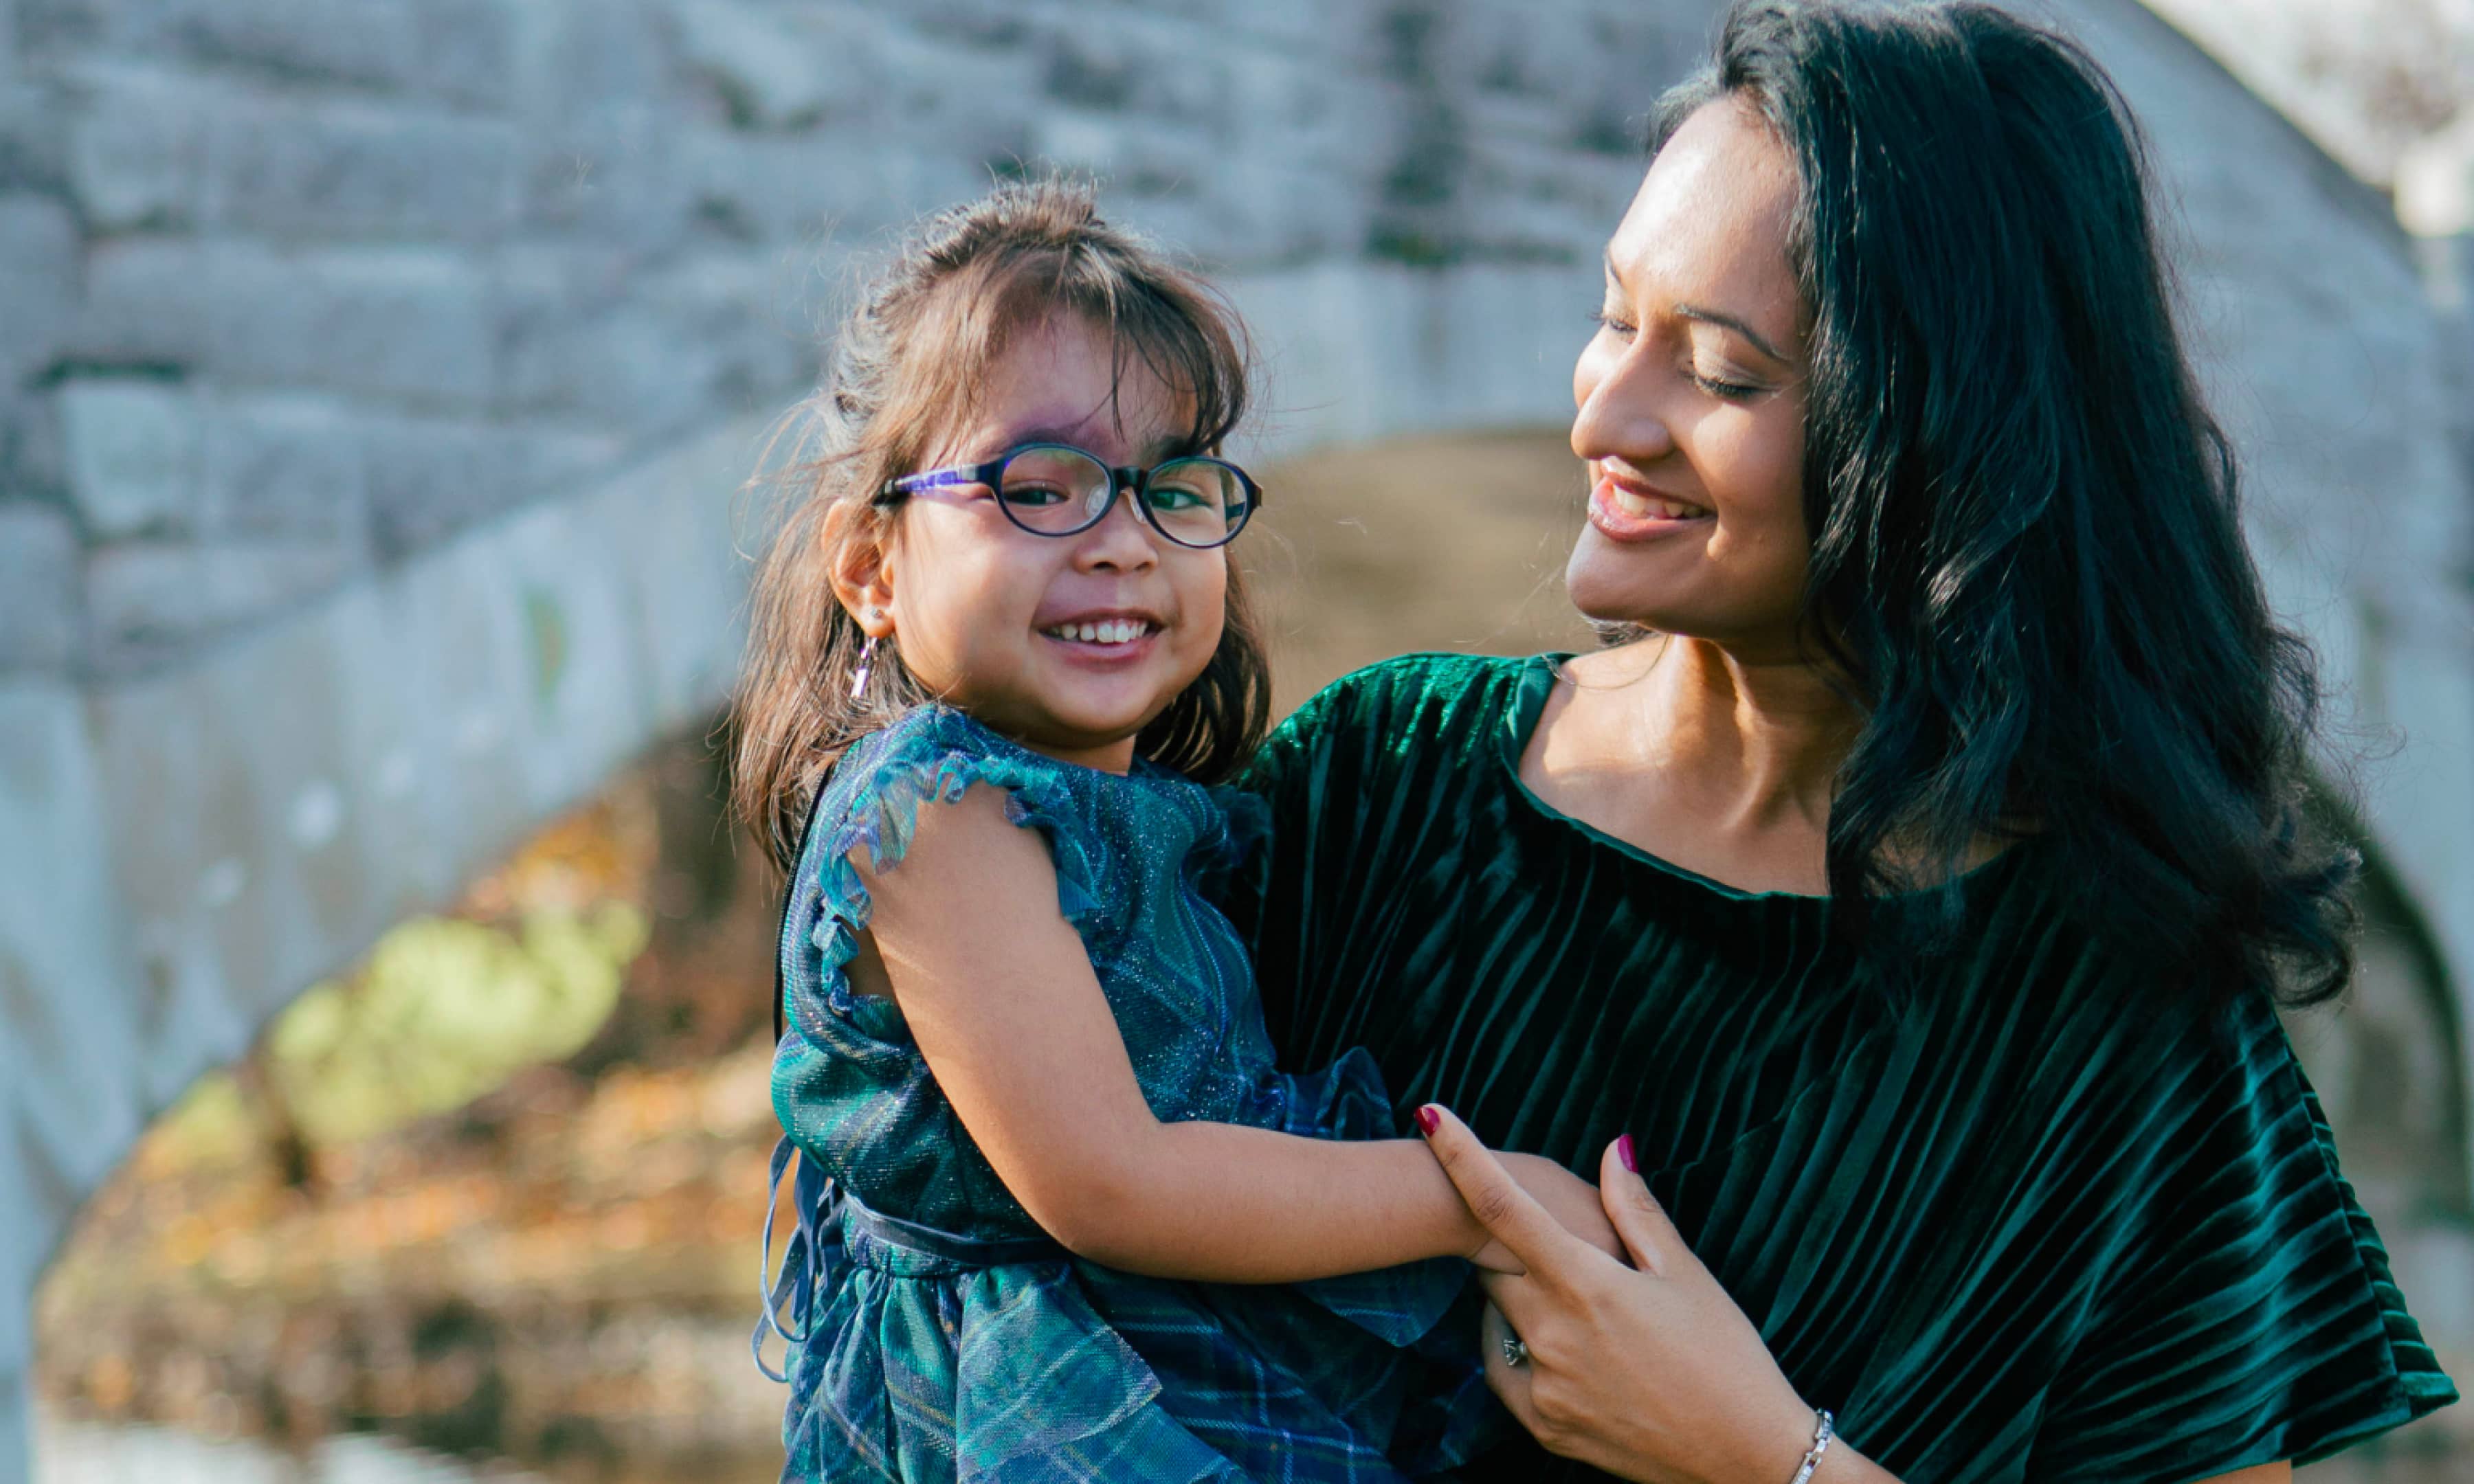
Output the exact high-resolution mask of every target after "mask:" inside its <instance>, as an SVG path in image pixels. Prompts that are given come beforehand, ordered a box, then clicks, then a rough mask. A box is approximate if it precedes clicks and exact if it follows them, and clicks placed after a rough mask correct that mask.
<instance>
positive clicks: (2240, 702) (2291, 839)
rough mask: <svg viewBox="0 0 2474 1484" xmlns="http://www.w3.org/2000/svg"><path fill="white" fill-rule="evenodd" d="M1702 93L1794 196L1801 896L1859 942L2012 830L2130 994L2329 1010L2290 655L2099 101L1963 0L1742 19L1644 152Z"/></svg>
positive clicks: (1773, 12)
mask: <svg viewBox="0 0 2474 1484" xmlns="http://www.w3.org/2000/svg"><path fill="white" fill-rule="evenodd" d="M1720 98H1732V99H1734V100H1736V101H1738V102H1740V103H1742V104H1744V105H1747V106H1749V107H1750V108H1753V109H1755V110H1756V111H1757V112H1758V115H1759V116H1760V117H1761V118H1763V119H1765V120H1766V121H1767V122H1768V125H1769V127H1770V128H1771V129H1772V130H1773V131H1774V132H1775V133H1776V135H1777V136H1778V138H1779V139H1780V140H1782V141H1783V144H1784V145H1785V147H1786V149H1787V151H1788V153H1789V154H1790V156H1792V157H1793V159H1794V161H1795V164H1796V167H1797V170H1798V173H1799V176H1800V178H1801V180H1800V189H1799V193H1798V203H1797V211H1796V215H1795V219H1794V223H1793V226H1792V228H1791V231H1790V240H1789V243H1788V260H1789V262H1790V264H1791V265H1792V267H1793V269H1794V272H1795V273H1796V275H1797V277H1798V279H1799V281H1800V286H1801V288H1802V291H1803V299H1804V303H1805V305H1806V312H1807V316H1808V323H1809V330H1810V333H1809V337H1808V353H1809V362H1808V367H1809V370H1808V374H1809V388H1808V395H1809V405H1808V412H1807V446H1806V453H1805V490H1806V496H1805V499H1806V515H1807V520H1808V522H1809V529H1810V530H1811V531H1812V532H1813V533H1814V534H1813V550H1812V565H1811V576H1810V585H1809V588H1808V590H1807V608H1806V612H1807V620H1808V627H1809V632H1810V634H1811V635H1812V642H1814V643H1815V644H1816V645H1817V646H1819V647H1820V648H1821V649H1822V651H1823V652H1824V653H1825V655H1826V657H1827V658H1828V659H1829V660H1831V662H1832V663H1833V665H1834V667H1835V668H1836V669H1838V670H1839V671H1841V672H1843V674H1844V675H1845V676H1846V677H1847V678H1848V682H1849V683H1850V684H1851V685H1852V686H1853V687H1854V689H1855V690H1856V699H1857V700H1858V701H1859V702H1860V703H1861V705H1862V706H1863V709H1864V713H1865V721H1864V725H1863V729H1862V731H1861V733H1860V735H1859V736H1858V737H1857V739H1856V743H1855V747H1854V750H1853V752H1852V753H1851V754H1850V755H1849V757H1848V759H1847V761H1846V763H1845V765H1844V766H1843V768H1842V769H1841V771H1840V774H1839V777H1838V779H1837V786H1836V794H1835V797H1834V801H1833V803H1832V806H1831V820H1830V839H1829V872H1830V882H1831V891H1832V893H1833V895H1836V896H1839V897H1841V898H1852V899H1853V901H1854V903H1855V906H1856V915H1857V916H1858V917H1859V918H1860V917H1862V916H1864V913H1863V911H1862V908H1863V905H1864V904H1865V903H1866V902H1869V901H1872V900H1874V899H1875V898H1879V897H1880V895H1882V894H1884V893H1886V892H1890V891H1894V890H1898V889H1901V888H1904V887H1908V886H1911V885H1913V884H1915V883H1917V882H1919V881H1931V880H1945V881H1947V880H1953V879H1954V878H1955V876H1956V874H1957V873H1958V871H1959V870H1960V868H1961V863H1962V862H1963V861H1964V860H1965V859H1966V857H1967V854H1968V852H1969V850H1970V849H1971V847H1972V846H1973V845H1975V844H1976V843H1977V841H1979V840H1981V839H1983V838H1985V837H1988V836H1990V837H1993V838H1997V839H2001V838H2008V839H2017V838H2020V837H2022V836H2025V835H2028V834H2033V835H2035V836H2037V837H2039V838H2040V840H2041V842H2042V844H2041V846H2040V848H2039V850H2038V856H2039V857H2040V858H2041V860H2042V861H2043V862H2044V867H2043V869H2047V870H2050V872H2052V873H2053V879H2054V882H2055V884H2056V885H2057V887H2058V889H2059V894H2060V897H2061V898H2062V899H2063V900H2065V901H2068V902H2071V903H2073V904H2074V910H2076V911H2078V912H2080V913H2082V914H2083V915H2084V917H2085V918H2086V919H2087V920H2088V921H2089V922H2091V923H2093V924H2094V925H2096V926H2097V927H2098V929H2099V930H2101V931H2104V932H2105V933H2107V934H2108V935H2110V936H2112V937H2114V938H2115V939H2116V941H2118V942H2122V943H2124V944H2126V945H2131V946H2132V947H2133V949H2134V951H2137V952H2139V953H2140V954H2141V955H2142V958H2143V961H2145V962H2148V963H2151V964H2153V965H2154V966H2155V967H2156V968H2157V969H2161V970H2164V971H2166V972H2169V973H2172V974H2175V975H2177V976H2181V977H2185V978H2187V979H2188V980H2189V981H2190V982H2191V983H2192V984H2193V985H2194V986H2195V987H2201V988H2204V989H2205V990H2207V991H2209V992H2211V993H2230V992H2231V991H2232V990H2233V988H2234V987H2236V986H2239V985H2242V984H2244V983H2251V984H2259V985H2264V986H2267V987H2268V988H2269V989H2270V990H2271V991H2272V992H2273V993H2278V994H2279V996H2280V997H2281V998H2282V999H2284V1000H2285V1001H2286V1002H2287V1003H2290V1004H2310V1003H2316V1002H2318V1001H2321V1000H2326V999H2330V998H2334V997H2335V996H2337V995H2338V994H2340V993H2342V992H2343V989H2344V987H2345V983H2346V980H2347V978H2348V976H2349V974H2350V971H2351V967H2352V954H2351V946H2350V938H2351V932H2352V928H2353V926H2354V912H2353V908H2352V905H2351V903H2350V900H2349V898H2348V895H2347V886H2348V883H2349V881H2350V879H2351V877H2352V875H2353V874H2354V872H2355V869H2356V867H2357V864H2358V860H2357V857H2356V856H2355V855H2354V854H2353V852H2352V851H2350V850H2346V849H2345V848H2343V846H2341V844H2338V843H2335V842H2333V841H2331V840H2330V839H2329V838H2328V837H2327V836H2326V834H2325V833H2324V832H2323V831H2322V830H2321V829H2320V828H2319V827H2318V826H2317V825H2316V815H2315V812H2314V811H2313V808H2312V805H2311V802H2310V799H2309V796H2308V793H2307V783H2308V758H2309V754H2310V751H2311V746H2312V739H2313V736H2314V733H2315V730H2316V716H2317V710H2318V683H2317V680H2316V666H2315V662H2314V659H2313V657H2312V654H2311V651H2310V649H2309V647H2308V646H2307V645H2306V644H2305V643H2304V642H2303V641H2302V640H2301V639H2300V638H2299V637H2297V636H2296V635H2294V634H2292V633H2289V632H2287V631H2286V630H2284V629H2282V628H2280V627H2279V626H2278V625H2277V623H2276V622H2275V621H2274V619H2273V618H2272V617H2271V616H2270V614H2269V612H2268V603H2267V599H2266V597H2265V595H2264V593H2263V591H2262V587H2261V583H2260V577H2259V572H2258V569H2257V568H2256V567H2255V566H2254V565H2253V563H2252V562H2251V559H2250V556H2249V553H2248V551H2247V549H2246V548H2245V547H2244V543H2243V535H2242V522H2241V517H2240V510H2239V505H2240V502H2239V498H2238V479H2237V470H2236V466H2235V460H2234V456H2233V452H2232V448H2231V445H2230V444H2229V443H2228V442H2227V440H2226V438H2225V435H2224V433H2223V431H2222V430H2221V429H2220V428H2219V425H2218V424H2217V422H2216V420H2215V419H2214V418H2213V417H2211V416H2210V414H2209V412H2208V410H2207V408H2206V407H2205V405H2204V404H2203V402H2202V399H2201V395H2200V392H2199V387H2198V382H2197V378H2196V377H2195V374H2194V372H2193V371H2192V367H2191V363H2190V359H2189V356H2188V354H2187V353H2186V351H2185V349H2184V347H2183V343H2182V338H2181V335H2180V333H2179V331H2178V330H2177V328H2176V325H2175V323H2174V314H2173V294H2172V287H2171V279H2170V276H2169V274H2168V271H2167V269H2166V266H2165V263H2164V259H2163V255H2162V253H2161V252H2160V251H2159V247H2158V241H2157V229H2156V224H2155V220H2154V210H2153V207H2152V206H2151V185H2150V168H2149V164H2148V154H2147V141H2146V139H2145V137H2144V135H2143V133H2142V132H2141V130H2140V127H2139V125H2138V123H2137V121H2136V120H2135V119H2134V118H2133V117H2132V115H2131V111H2130V109H2129V108H2128V106H2127V104H2126V103H2125V102H2124V100H2123V98H2122V93H2121V91H2120V90H2119V89H2118V88H2117V87H2116V86H2115V84H2114V83H2113V81H2112V79H2110V78H2109V77H2107V76H2106V75H2105V72H2104V70H2103V69H2102V68H2101V67H2099V66H2098V64H2097V63H2096V61H2095V60H2094V59H2093V58H2091V57H2090V56H2089V55H2088V53H2087V52H2086V51H2085V50H2084V49H2083V48H2082V47H2081V46H2079V45H2078V44H2077V43H2076V42H2074V41H2073V40H2071V39H2069V38H2068V37H2065V36H2058V35H2055V34H2054V33H2052V32H2050V31H2047V30H2043V29H2040V28H2038V27H2036V26H2034V25H2031V24H2029V23H2027V22H2025V21H2023V20H2021V19H2019V18H2018V17H2016V16H2013V15H2008V14H2005V13H2003V12H2001V11H1999V10H1996V9H1994V8H1993V7H1991V6H1989V5H1983V4H1972V3H1957V4H1951V3H1939V4H1928V5H1918V6H1910V7H1899V8H1884V7H1879V6H1872V5H1862V6H1858V5H1854V4H1847V3H1840V0H1742V3H1738V4H1737V5H1735V6H1734V9H1733V10H1731V11H1730V12H1728V14H1727V17H1726V19H1725V22H1724V25H1723V28H1722V30H1721V33H1720V36H1719V38H1718V44H1717V53H1716V58H1715V62H1714V65H1713V66H1711V67H1710V69H1708V70H1707V71H1705V72H1704V73H1703V74H1701V75H1700V76H1698V77H1696V78H1694V79H1692V80H1690V81H1688V82H1686V84H1683V85H1682V86H1681V87H1679V88H1677V89H1676V90H1675V91H1673V92H1672V93H1670V94H1669V95H1668V96H1667V97H1666V98H1665V99H1664V100H1662V101H1661V105H1660V108H1659V111H1658V114H1657V118H1656V122H1655V125H1654V129H1653V134H1652V141H1651V144H1652V150H1653V153H1654V152H1655V151H1656V150H1657V149H1659V148H1661V147H1663V145H1664V143H1665V141H1666V140H1667V139H1668V138H1669V137H1671V136H1672V135H1673V132H1674V131H1675V130H1676V128H1677V127H1678V126H1679V125H1680V124H1681V123H1682V122H1683V120H1684V119H1685V117H1686V115H1688V114H1690V113H1691V112H1693V111H1694V110H1695V109H1697V108H1701V107H1703V106H1704V105H1707V104H1709V103H1711V102H1713V101H1716V100H1718V99H1720ZM1893 861H1899V862H1903V863H1904V869H1902V868H1901V867H1900V866H1894V865H1893V864H1891V862H1893Z"/></svg>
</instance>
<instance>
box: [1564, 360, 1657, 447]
mask: <svg viewBox="0 0 2474 1484" xmlns="http://www.w3.org/2000/svg"><path fill="white" fill-rule="evenodd" d="M1591 371H1596V372H1597V374H1596V375H1594V376H1592V375H1591V374H1590V372H1591ZM1575 383H1576V389H1577V390H1578V391H1579V392H1580V393H1581V397H1580V407H1579V409H1578V410H1577V411H1576V412H1575V413H1574V415H1573V418H1572V452H1573V453H1575V454H1577V455H1579V456H1580V457H1581V458H1583V459H1621V460H1623V461H1624V462H1626V463H1628V464H1635V465H1643V464H1654V463H1656V462H1657V461H1658V460H1660V459H1662V458H1664V457H1666V456H1667V455H1668V454H1670V453H1673V452H1674V451H1675V431H1674V429H1673V428H1672V427H1671V426H1669V425H1668V423H1667V420H1666V415H1665V408H1664V402H1665V397H1664V395H1663V393H1664V392H1665V390H1666V389H1665V388H1664V387H1662V386H1661V384H1660V377H1659V376H1658V375H1657V373H1656V371H1655V370H1654V369H1653V368H1652V367H1650V366H1649V365H1648V364H1646V362H1645V361H1644V360H1643V359H1642V358H1641V357H1638V356H1634V355H1621V356H1616V357H1613V358H1612V359H1611V360H1610V361H1609V362H1607V363H1605V364H1603V365H1601V366H1598V367H1594V368H1592V367H1590V366H1589V365H1588V364H1587V363H1586V362H1585V363H1584V365H1583V367H1582V371H1581V374H1580V375H1579V376H1577V377H1576V378H1575Z"/></svg>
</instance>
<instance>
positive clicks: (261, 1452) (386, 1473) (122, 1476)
mask: <svg viewBox="0 0 2474 1484" xmlns="http://www.w3.org/2000/svg"><path fill="white" fill-rule="evenodd" d="M173 1479H177V1480H180V1481H182V1484H480V1481H483V1480H487V1481H489V1484H546V1480H544V1479H543V1477H542V1475H540V1474H537V1473H529V1472H525V1471H523V1470H521V1469H519V1468H516V1467H515V1466H514V1465H512V1464H507V1463H494V1464H489V1465H484V1466H479V1467H476V1466H474V1465H473V1464H470V1463H467V1462H465V1461H464V1460H462V1459H458V1458H449V1457H448V1456H446V1455H445V1454H442V1453H429V1452H424V1451H423V1450H421V1449H419V1448H407V1447H405V1446H404V1445H403V1444H400V1443H396V1442H392V1441H389V1440H388V1439H385V1438H381V1437H376V1436H374V1435H372V1434H368V1433H347V1434H344V1435H342V1436H338V1437H332V1438H327V1439H324V1440H322V1441H320V1442H319V1443H318V1444H317V1445H316V1446H314V1447H313V1448H310V1449H309V1450H308V1451H307V1452H305V1453H301V1454H293V1453H287V1452H284V1451H282V1450H280V1449H278V1448H270V1447H268V1446H267V1445H266V1444H264V1443H262V1442H259V1441H257V1440H255V1439H237V1440H218V1439H213V1438H205V1437H200V1436H199V1435H197V1434H196V1433H190V1432H182V1431H181V1430H179V1429H177V1428H172V1427H156V1426H148V1425H144V1424H117V1423H115V1424H109V1425H104V1424H89V1423H76V1422H69V1421H66V1420H64V1419H61V1418H57V1417H49V1416H42V1415H37V1416H36V1420H35V1477H34V1484H162V1481H165V1480H173Z"/></svg>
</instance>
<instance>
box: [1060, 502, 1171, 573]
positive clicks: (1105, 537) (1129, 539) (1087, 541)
mask: <svg viewBox="0 0 2474 1484" xmlns="http://www.w3.org/2000/svg"><path fill="white" fill-rule="evenodd" d="M1136 498H1138V497H1137V496H1136V495H1135V493H1134V491H1131V490H1121V491H1118V492H1117V498H1116V499H1115V500H1114V501H1113V502H1112V503H1111V504H1110V505H1109V506H1108V514H1106V515H1103V516H1101V517H1100V523H1099V524H1098V525H1095V526H1093V527H1092V528H1091V529H1090V530H1088V531H1085V532H1083V533H1082V534H1081V536H1080V537H1079V538H1077V540H1078V544H1077V545H1076V547H1075V549H1074V560H1075V564H1076V565H1078V566H1081V567H1084V568H1087V569H1091V570H1104V571H1132V570H1136V569H1138V568H1141V567H1147V566H1151V565H1152V564H1153V563H1155V562H1158V561H1159V548H1158V547H1157V546H1155V545H1153V544H1152V530H1151V527H1149V526H1147V525H1145V524H1143V517H1142V516H1141V515H1138V514H1136V513H1135V510H1134V501H1135V499H1136Z"/></svg>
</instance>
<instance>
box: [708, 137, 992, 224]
mask: <svg viewBox="0 0 2474 1484" xmlns="http://www.w3.org/2000/svg"><path fill="white" fill-rule="evenodd" d="M674 148H675V150H676V152H677V156H678V174H679V179H680V180H681V182H682V183H683V184H684V186H685V187H686V190H687V193H688V195H689V196H690V197H691V200H692V202H693V208H694V212H695V217H694V221H695V225H696V227H698V228H700V229H701V230H702V231H703V232H705V233H707V234H708V236H709V239H714V238H717V239H719V240H720V241H722V242H725V243H735V244H741V245H748V246H756V245H762V246H765V247H777V248H779V247H789V248H795V247H797V246H800V245H805V244H813V243H816V242H819V241H821V240H824V239H826V238H829V237H830V238H832V239H834V240H836V241H838V242H843V243H851V242H856V241H860V240H862V239H864V238H867V237H868V236H870V235H872V234H874V233H877V232H880V231H883V230H884V229H885V228H886V227H894V226H898V225H900V224H901V223H903V222H905V221H908V220H909V219H910V218H911V217H912V216H915V215H916V214H918V212H919V211H921V210H922V209H925V208H927V207H930V206H934V205H941V204H943V203H942V202H923V201H919V200H916V199H913V191H912V185H911V181H910V170H909V166H910V159H909V158H908V157H907V156H906V155H905V154H904V152H902V151H900V150H898V149H893V148H885V149H851V148H846V147H840V146H837V145H836V144H834V143H832V142H831V141H830V140H829V139H828V138H826V137H823V136H820V135H756V134H743V133H735V132H727V131H723V130H716V129H691V130H683V131H681V132H679V134H678V135H677V137H676V141H675V145H674Z"/></svg>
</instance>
